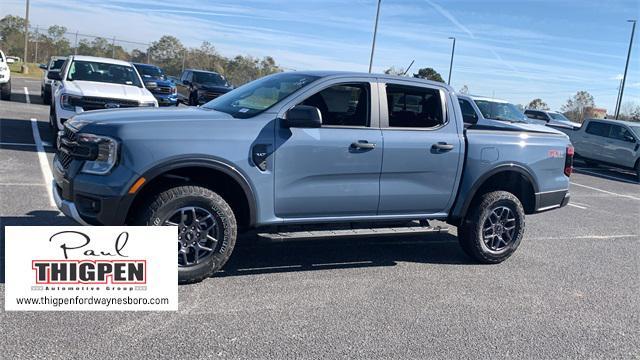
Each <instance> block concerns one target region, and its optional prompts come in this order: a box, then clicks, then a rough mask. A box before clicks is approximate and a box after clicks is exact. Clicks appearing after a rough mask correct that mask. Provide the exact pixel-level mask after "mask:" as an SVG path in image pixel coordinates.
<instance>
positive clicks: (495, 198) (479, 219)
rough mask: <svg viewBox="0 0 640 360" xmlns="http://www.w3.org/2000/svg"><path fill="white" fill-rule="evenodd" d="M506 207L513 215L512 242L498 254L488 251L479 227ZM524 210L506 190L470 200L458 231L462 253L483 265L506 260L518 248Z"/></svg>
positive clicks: (481, 227) (522, 232)
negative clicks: (498, 209)
mask: <svg viewBox="0 0 640 360" xmlns="http://www.w3.org/2000/svg"><path fill="white" fill-rule="evenodd" d="M500 207H506V208H508V209H509V210H511V212H512V213H513V215H514V216H515V229H514V236H513V237H512V241H511V242H509V243H508V244H507V246H505V247H504V249H501V250H499V251H493V250H491V249H489V247H488V246H487V244H486V243H485V241H484V237H483V226H484V224H485V221H486V220H487V218H488V217H489V216H490V215H491V213H492V212H493V211H494V210H495V209H497V208H500ZM524 224H525V223H524V208H523V207H522V204H521V203H520V200H518V198H517V197H516V196H515V195H513V194H511V193H509V192H506V191H494V192H489V193H486V194H483V195H481V196H480V198H479V199H477V201H474V202H473V204H472V208H471V209H470V211H469V213H468V215H467V216H466V219H465V220H464V221H463V223H462V225H461V226H460V227H459V228H458V241H459V242H460V246H461V247H462V250H464V252H465V253H466V254H467V255H469V257H471V258H472V259H474V260H476V261H478V262H480V263H483V264H497V263H500V262H502V261H504V260H506V259H507V258H509V257H510V256H511V255H512V254H513V253H514V252H515V251H516V249H517V248H518V246H519V245H520V241H522V237H523V235H524Z"/></svg>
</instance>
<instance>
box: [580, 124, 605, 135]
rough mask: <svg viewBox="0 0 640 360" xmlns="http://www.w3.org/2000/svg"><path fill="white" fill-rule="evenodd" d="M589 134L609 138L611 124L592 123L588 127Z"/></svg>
mask: <svg viewBox="0 0 640 360" xmlns="http://www.w3.org/2000/svg"><path fill="white" fill-rule="evenodd" d="M585 131H586V132H587V134H591V135H597V136H605V137H607V136H609V124H605V123H601V122H597V121H592V122H590V123H589V125H588V126H587V130H585Z"/></svg>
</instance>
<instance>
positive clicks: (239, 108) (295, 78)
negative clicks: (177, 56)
mask: <svg viewBox="0 0 640 360" xmlns="http://www.w3.org/2000/svg"><path fill="white" fill-rule="evenodd" d="M194 75H195V74H194ZM317 79H318V76H311V75H303V74H296V73H280V74H276V75H271V76H267V77H263V78H261V79H258V80H255V81H252V82H250V83H248V84H245V85H242V86H241V87H239V88H237V89H235V90H232V91H230V92H228V93H226V94H224V95H222V96H220V97H219V98H216V99H213V100H211V101H209V102H208V103H206V104H205V105H203V108H205V109H213V110H217V111H221V112H224V113H227V114H230V115H231V116H233V117H235V118H243V119H244V118H250V117H252V116H255V115H257V114H259V113H261V112H263V111H265V110H267V109H269V108H270V107H272V106H273V105H275V104H277V103H278V102H279V101H280V100H282V99H284V98H286V97H287V96H289V95H291V94H292V93H294V92H296V91H298V90H299V89H301V88H303V87H305V86H307V85H308V84H310V83H311V82H313V81H315V80H317Z"/></svg>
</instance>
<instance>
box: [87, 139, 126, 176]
mask: <svg viewBox="0 0 640 360" xmlns="http://www.w3.org/2000/svg"><path fill="white" fill-rule="evenodd" d="M78 143H79V144H80V145H88V146H90V147H92V148H93V149H94V150H93V151H95V153H96V155H95V159H93V160H87V161H85V163H84V165H83V166H82V172H83V173H86V174H95V175H104V174H106V173H108V172H109V171H111V169H112V168H113V166H114V165H115V164H116V162H117V161H118V142H117V141H116V140H114V139H112V138H110V137H106V136H99V135H93V134H78Z"/></svg>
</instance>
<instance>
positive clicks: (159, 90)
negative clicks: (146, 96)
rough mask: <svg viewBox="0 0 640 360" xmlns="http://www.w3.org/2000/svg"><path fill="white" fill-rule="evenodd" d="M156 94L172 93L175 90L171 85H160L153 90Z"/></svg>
mask: <svg viewBox="0 0 640 360" xmlns="http://www.w3.org/2000/svg"><path fill="white" fill-rule="evenodd" d="M153 92H154V93H156V94H171V93H172V92H173V90H172V89H171V87H169V86H160V87H157V88H155V89H154V90H153Z"/></svg>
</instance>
